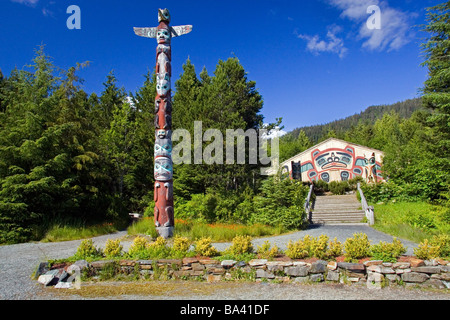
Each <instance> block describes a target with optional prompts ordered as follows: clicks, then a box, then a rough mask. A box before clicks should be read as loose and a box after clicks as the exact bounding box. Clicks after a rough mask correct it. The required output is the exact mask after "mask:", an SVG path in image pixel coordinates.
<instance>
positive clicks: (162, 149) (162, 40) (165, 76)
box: [134, 9, 192, 238]
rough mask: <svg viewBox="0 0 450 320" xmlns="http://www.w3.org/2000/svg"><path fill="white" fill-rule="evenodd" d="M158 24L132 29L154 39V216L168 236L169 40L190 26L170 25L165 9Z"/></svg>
mask: <svg viewBox="0 0 450 320" xmlns="http://www.w3.org/2000/svg"><path fill="white" fill-rule="evenodd" d="M158 22H159V25H158V27H153V28H134V32H135V34H136V35H138V36H141V37H146V38H156V41H157V43H158V45H157V47H156V69H155V71H156V99H155V152H154V163H155V168H154V178H155V190H154V192H155V193H154V199H155V209H154V219H155V225H156V229H157V231H158V233H159V234H160V235H161V236H162V237H164V238H169V237H171V236H172V235H173V228H174V226H175V224H174V210H173V180H172V178H173V163H172V100H171V99H172V97H171V86H170V79H171V76H172V68H171V61H172V54H171V50H172V48H171V40H172V38H173V37H177V36H181V35H183V34H187V33H189V32H191V31H192V26H191V25H186V26H176V27H170V26H169V23H170V14H169V10H167V9H159V10H158Z"/></svg>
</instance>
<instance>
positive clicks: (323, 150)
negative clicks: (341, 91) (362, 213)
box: [280, 138, 384, 183]
mask: <svg viewBox="0 0 450 320" xmlns="http://www.w3.org/2000/svg"><path fill="white" fill-rule="evenodd" d="M383 156H384V153H383V152H382V151H380V150H376V149H372V148H368V147H365V146H361V145H358V144H354V143H350V142H347V141H344V140H340V139H336V138H329V139H327V140H325V141H322V142H320V143H319V144H317V145H315V146H314V147H312V148H309V149H308V150H305V151H303V152H301V153H299V154H297V155H296V156H294V157H292V158H290V159H288V160H286V161H284V162H282V163H281V164H280V168H281V172H282V173H283V174H287V173H289V176H290V177H291V178H294V179H301V180H302V181H309V182H312V181H318V180H323V181H326V182H331V181H346V180H349V179H352V178H355V177H356V176H360V177H363V179H364V180H365V181H366V182H368V183H371V182H380V181H383V180H384V179H383V177H382V175H381V164H382V159H383Z"/></svg>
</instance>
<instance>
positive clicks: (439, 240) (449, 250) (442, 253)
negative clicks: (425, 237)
mask: <svg viewBox="0 0 450 320" xmlns="http://www.w3.org/2000/svg"><path fill="white" fill-rule="evenodd" d="M430 245H432V246H438V247H439V257H441V258H448V257H450V236H449V235H448V234H441V235H437V236H433V237H432V238H431V240H430Z"/></svg>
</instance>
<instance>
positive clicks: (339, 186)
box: [328, 181, 350, 195]
mask: <svg viewBox="0 0 450 320" xmlns="http://www.w3.org/2000/svg"><path fill="white" fill-rule="evenodd" d="M328 188H329V189H330V191H331V193H332V194H337V195H340V194H345V192H346V191H349V190H350V185H349V184H348V182H347V181H331V182H330V183H329V184H328Z"/></svg>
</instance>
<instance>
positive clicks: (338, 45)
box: [297, 25, 348, 58]
mask: <svg viewBox="0 0 450 320" xmlns="http://www.w3.org/2000/svg"><path fill="white" fill-rule="evenodd" d="M341 31H342V28H341V27H339V26H337V25H332V26H329V27H328V32H327V36H326V38H327V39H326V40H320V37H319V36H318V35H315V36H309V35H305V34H298V35H297V37H298V38H300V39H303V40H306V42H307V44H306V48H307V49H308V50H309V51H311V52H312V53H314V54H319V53H321V52H331V53H336V54H338V55H339V57H340V58H343V57H344V56H345V54H346V53H347V51H348V49H347V48H346V47H345V46H344V40H343V39H342V38H339V37H338V36H337V34H338V33H340V32H341Z"/></svg>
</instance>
